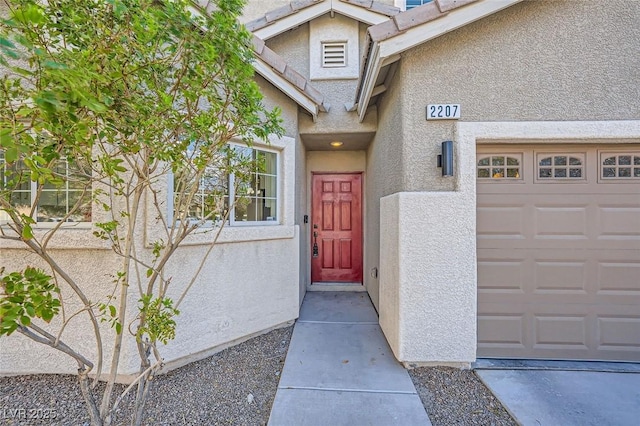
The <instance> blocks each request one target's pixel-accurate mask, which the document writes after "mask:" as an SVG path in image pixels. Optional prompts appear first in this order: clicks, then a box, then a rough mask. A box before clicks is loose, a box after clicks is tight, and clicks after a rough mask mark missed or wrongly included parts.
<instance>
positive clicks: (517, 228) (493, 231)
mask: <svg viewBox="0 0 640 426" xmlns="http://www.w3.org/2000/svg"><path fill="white" fill-rule="evenodd" d="M477 215H478V216H477V221H478V223H479V224H480V226H479V227H478V228H479V229H482V232H481V233H479V234H478V236H479V237H489V238H508V239H514V238H515V239H524V238H525V236H524V234H523V229H524V225H525V220H524V216H523V215H524V207H523V206H492V207H478V209H477Z"/></svg>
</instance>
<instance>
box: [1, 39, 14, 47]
mask: <svg viewBox="0 0 640 426" xmlns="http://www.w3.org/2000/svg"><path fill="white" fill-rule="evenodd" d="M0 46H4V47H8V48H11V49H15V48H16V45H15V44H13V43H12V42H11V40H8V39H6V38H4V37H0Z"/></svg>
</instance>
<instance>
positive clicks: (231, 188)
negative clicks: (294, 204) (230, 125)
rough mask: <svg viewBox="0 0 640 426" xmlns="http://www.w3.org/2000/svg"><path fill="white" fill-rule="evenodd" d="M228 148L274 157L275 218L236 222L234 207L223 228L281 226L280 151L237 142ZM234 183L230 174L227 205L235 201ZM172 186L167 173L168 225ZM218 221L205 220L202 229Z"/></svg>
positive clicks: (170, 218)
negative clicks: (247, 150)
mask: <svg viewBox="0 0 640 426" xmlns="http://www.w3.org/2000/svg"><path fill="white" fill-rule="evenodd" d="M229 145H230V146H232V147H233V146H238V147H241V148H249V149H252V150H256V151H261V152H269V153H273V154H275V155H276V173H275V178H276V197H275V200H276V217H275V219H274V220H254V221H242V220H236V219H235V205H234V206H233V207H232V208H231V211H230V212H229V215H228V219H227V221H226V223H225V226H232V227H244V226H276V225H281V224H282V208H283V201H282V196H281V194H282V173H281V162H282V158H281V152H280V150H278V149H276V148H273V147H269V146H266V145H260V144H253V145H252V146H250V147H249V146H247V145H245V144H242V143H238V142H231V143H229ZM234 183H235V176H234V175H233V174H231V175H230V176H229V185H228V186H229V194H228V195H227V196H228V197H229V203H231V200H234V199H235V188H234ZM173 186H174V181H173V173H169V174H168V177H167V205H168V211H167V218H168V223H169V224H170V223H172V222H173V209H174V190H173ZM217 222H218V221H216V220H213V219H212V220H207V221H205V222H204V224H203V227H213V226H214V225H216V224H217Z"/></svg>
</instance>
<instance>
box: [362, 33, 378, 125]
mask: <svg viewBox="0 0 640 426" xmlns="http://www.w3.org/2000/svg"><path fill="white" fill-rule="evenodd" d="M369 55H370V56H369V61H368V62H367V68H366V70H365V74H364V75H365V79H364V82H363V84H362V91H361V92H360V97H359V98H358V118H359V120H360V122H361V123H362V121H363V120H364V116H365V115H366V113H367V106H368V104H369V99H371V94H372V93H373V89H374V88H375V87H374V86H375V83H376V79H377V78H378V73H379V72H380V68H381V67H382V61H381V58H380V45H379V44H378V43H376V42H374V43H373V44H372V45H371V51H370V52H369Z"/></svg>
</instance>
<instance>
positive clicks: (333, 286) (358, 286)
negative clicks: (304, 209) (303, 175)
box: [306, 170, 366, 291]
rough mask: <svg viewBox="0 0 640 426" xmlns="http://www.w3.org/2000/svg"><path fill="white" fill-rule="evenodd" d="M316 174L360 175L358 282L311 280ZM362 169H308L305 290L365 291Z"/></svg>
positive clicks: (363, 181)
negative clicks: (306, 273) (359, 262)
mask: <svg viewBox="0 0 640 426" xmlns="http://www.w3.org/2000/svg"><path fill="white" fill-rule="evenodd" d="M317 175H360V177H361V179H360V210H361V212H360V229H361V232H360V234H361V235H360V239H361V241H360V247H361V250H360V257H361V259H362V260H361V271H360V273H361V277H362V280H361V282H360V283H346V282H345V283H333V282H327V283H324V282H317V283H315V284H314V282H313V281H312V265H311V262H312V256H313V179H314V177H315V176H317ZM364 175H365V173H364V171H362V170H357V171H335V172H334V171H326V170H322V171H310V172H309V175H308V176H309V181H308V182H309V183H308V188H309V193H308V194H309V195H308V197H307V201H308V204H307V206H308V209H309V210H308V211H309V223H308V225H309V227H308V232H307V237H308V238H309V241H308V244H306V250H307V260H306V262H307V265H308V275H307V279H308V281H307V286H306V287H307V291H366V286H365V282H364V265H365V245H364V243H365V212H366V208H365V207H366V205H365V179H364Z"/></svg>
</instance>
